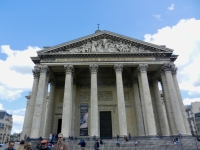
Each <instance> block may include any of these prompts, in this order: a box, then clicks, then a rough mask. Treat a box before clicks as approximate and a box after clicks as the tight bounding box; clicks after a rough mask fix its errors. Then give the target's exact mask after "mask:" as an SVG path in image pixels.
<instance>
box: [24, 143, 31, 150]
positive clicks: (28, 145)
mask: <svg viewBox="0 0 200 150" xmlns="http://www.w3.org/2000/svg"><path fill="white" fill-rule="evenodd" d="M31 145H32V144H31V143H30V142H28V143H27V144H26V146H25V150H32V148H31Z"/></svg>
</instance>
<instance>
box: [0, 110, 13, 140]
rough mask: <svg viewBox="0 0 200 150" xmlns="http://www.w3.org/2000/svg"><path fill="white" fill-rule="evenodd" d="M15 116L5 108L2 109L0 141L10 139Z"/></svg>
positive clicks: (0, 113)
mask: <svg viewBox="0 0 200 150" xmlns="http://www.w3.org/2000/svg"><path fill="white" fill-rule="evenodd" d="M12 124H13V118H12V115H10V114H8V113H7V112H6V111H5V110H0V143H5V142H8V141H9V140H10V133H11V130H12Z"/></svg>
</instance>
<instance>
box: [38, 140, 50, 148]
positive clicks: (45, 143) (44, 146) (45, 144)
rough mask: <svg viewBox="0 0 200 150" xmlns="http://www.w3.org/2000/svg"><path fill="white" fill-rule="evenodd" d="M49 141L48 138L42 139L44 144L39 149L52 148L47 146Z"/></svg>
mask: <svg viewBox="0 0 200 150" xmlns="http://www.w3.org/2000/svg"><path fill="white" fill-rule="evenodd" d="M47 143H48V141H47V140H42V141H41V145H42V146H41V147H40V148H39V150H51V149H50V148H49V147H47Z"/></svg>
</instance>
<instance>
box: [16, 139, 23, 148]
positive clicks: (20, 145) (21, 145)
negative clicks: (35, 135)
mask: <svg viewBox="0 0 200 150" xmlns="http://www.w3.org/2000/svg"><path fill="white" fill-rule="evenodd" d="M17 150H24V140H22V141H21V142H20V143H19V146H18V148H17Z"/></svg>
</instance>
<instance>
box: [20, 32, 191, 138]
mask: <svg viewBox="0 0 200 150" xmlns="http://www.w3.org/2000/svg"><path fill="white" fill-rule="evenodd" d="M37 54H38V56H37V57H31V59H32V61H33V62H34V64H35V66H34V69H33V76H34V80H33V86H32V92H31V94H30V95H29V96H28V97H27V98H28V101H27V108H26V115H25V119H24V125H23V131H22V137H24V135H25V134H26V136H29V137H31V138H38V137H40V136H41V137H48V136H49V134H50V133H59V132H62V133H63V135H64V137H68V136H74V137H82V136H84V137H88V136H94V135H95V136H97V137H99V136H100V137H102V138H110V137H115V136H116V135H117V134H119V135H120V136H124V135H127V133H131V135H132V136H154V135H156V134H160V135H163V136H169V135H177V132H178V131H180V132H181V133H182V134H183V135H190V134H191V133H190V129H189V125H188V122H187V118H186V114H185V109H184V106H183V102H182V98H181V94H180V90H179V86H178V81H177V77H176V74H177V67H176V66H175V64H174V61H175V60H176V59H177V57H178V56H177V55H173V50H172V49H169V48H166V47H165V46H159V45H155V44H150V43H147V42H144V41H140V40H137V39H133V38H130V37H126V36H123V35H119V34H116V33H113V32H109V31H100V30H97V31H96V32H95V33H94V34H91V35H88V36H85V37H82V38H78V39H76V40H72V41H69V42H66V43H62V44H59V45H56V46H51V47H44V49H42V50H40V51H38V52H37ZM159 83H160V85H161V87H162V91H163V95H162V97H161V96H160V91H159V88H158V84H159ZM48 91H49V96H48V94H47V93H48Z"/></svg>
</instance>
